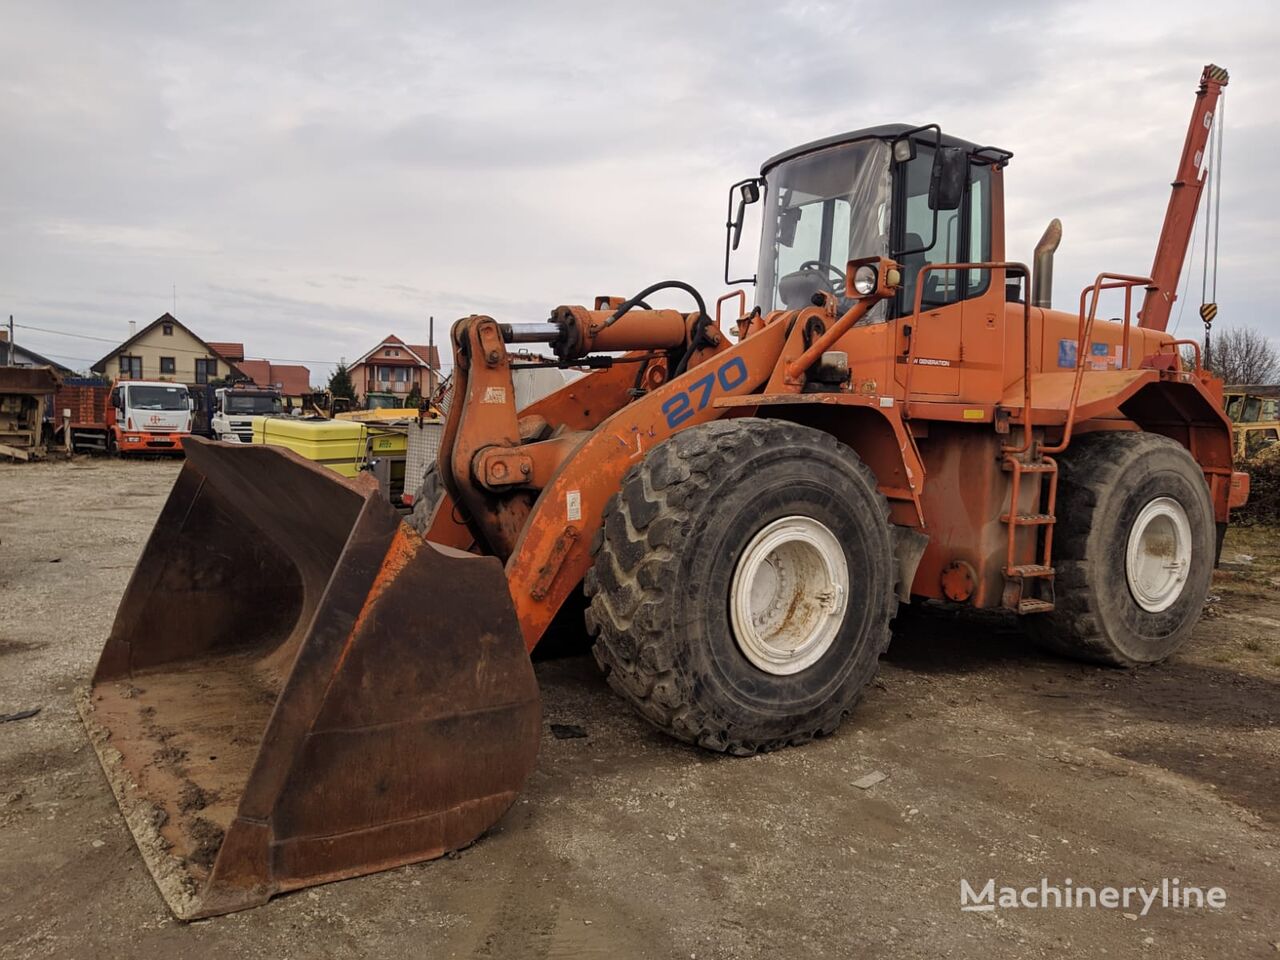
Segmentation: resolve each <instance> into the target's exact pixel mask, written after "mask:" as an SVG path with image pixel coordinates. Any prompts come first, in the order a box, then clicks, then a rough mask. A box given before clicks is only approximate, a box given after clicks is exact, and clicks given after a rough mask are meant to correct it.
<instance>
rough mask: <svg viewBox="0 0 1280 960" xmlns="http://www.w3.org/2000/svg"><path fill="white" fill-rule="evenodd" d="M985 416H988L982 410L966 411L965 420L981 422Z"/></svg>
mask: <svg viewBox="0 0 1280 960" xmlns="http://www.w3.org/2000/svg"><path fill="white" fill-rule="evenodd" d="M984 416H986V414H984V413H983V412H982V411H981V410H966V411H965V412H964V418H965V419H966V420H981V419H982V418H983V417H984Z"/></svg>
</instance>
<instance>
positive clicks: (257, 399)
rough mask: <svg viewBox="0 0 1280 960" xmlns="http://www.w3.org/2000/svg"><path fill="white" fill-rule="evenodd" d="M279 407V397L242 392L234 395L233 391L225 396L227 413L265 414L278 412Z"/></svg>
mask: <svg viewBox="0 0 1280 960" xmlns="http://www.w3.org/2000/svg"><path fill="white" fill-rule="evenodd" d="M281 409H282V407H281V404H280V398H279V397H269V396H262V395H256V396H255V395H248V396H246V395H244V394H241V395H240V396H236V395H235V394H234V393H233V394H231V396H229V397H227V413H249V414H267V413H279V412H280V411H281Z"/></svg>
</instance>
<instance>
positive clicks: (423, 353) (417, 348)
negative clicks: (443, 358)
mask: <svg viewBox="0 0 1280 960" xmlns="http://www.w3.org/2000/svg"><path fill="white" fill-rule="evenodd" d="M408 347H409V349H410V350H412V351H413V352H414V353H416V354H417V355H418V356H419V357H421V358H422V359H423V360H424V361H426V362H427V363H428V364H429V365H430V366H432V367H433V368H435V369H436V370H439V369H440V348H439V347H437V346H436V345H435V344H431V345H427V344H425V343H410V344H408ZM428 358H430V359H428Z"/></svg>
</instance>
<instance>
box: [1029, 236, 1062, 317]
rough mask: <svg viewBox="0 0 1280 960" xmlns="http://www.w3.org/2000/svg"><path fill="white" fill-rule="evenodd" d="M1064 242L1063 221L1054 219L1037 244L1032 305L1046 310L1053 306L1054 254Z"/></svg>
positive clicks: (1033, 261) (1032, 276)
mask: <svg viewBox="0 0 1280 960" xmlns="http://www.w3.org/2000/svg"><path fill="white" fill-rule="evenodd" d="M1061 242H1062V221H1061V220H1059V219H1058V218H1057V217H1054V218H1053V219H1052V220H1050V221H1049V225H1048V226H1047V227H1045V228H1044V235H1043V236H1041V237H1040V242H1039V243H1037V244H1036V251H1035V257H1034V259H1033V260H1032V263H1033V264H1034V267H1033V270H1034V272H1033V273H1032V275H1031V305H1032V306H1033V307H1043V308H1045V309H1046V310H1047V309H1049V307H1051V306H1052V305H1053V254H1054V252H1055V251H1056V250H1057V249H1058V244H1060V243H1061Z"/></svg>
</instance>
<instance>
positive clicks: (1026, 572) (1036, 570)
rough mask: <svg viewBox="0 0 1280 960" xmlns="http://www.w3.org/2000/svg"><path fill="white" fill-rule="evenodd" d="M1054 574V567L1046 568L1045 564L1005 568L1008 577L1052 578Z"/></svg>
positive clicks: (1027, 564) (1022, 564) (1025, 564)
mask: <svg viewBox="0 0 1280 960" xmlns="http://www.w3.org/2000/svg"><path fill="white" fill-rule="evenodd" d="M1053 574H1054V569H1053V567H1046V566H1045V565H1044V564H1043V563H1021V564H1018V565H1017V566H1015V567H1005V568H1004V575H1005V576H1006V577H1052V576H1053Z"/></svg>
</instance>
